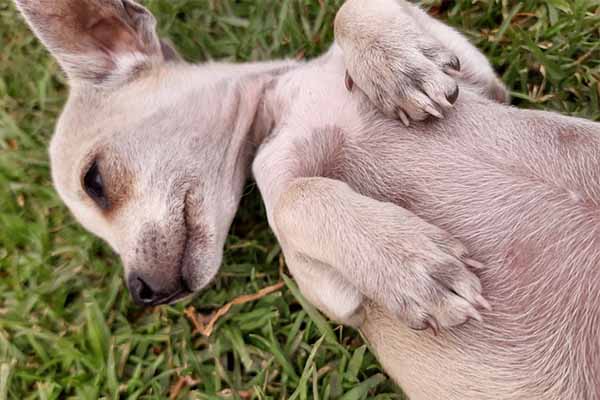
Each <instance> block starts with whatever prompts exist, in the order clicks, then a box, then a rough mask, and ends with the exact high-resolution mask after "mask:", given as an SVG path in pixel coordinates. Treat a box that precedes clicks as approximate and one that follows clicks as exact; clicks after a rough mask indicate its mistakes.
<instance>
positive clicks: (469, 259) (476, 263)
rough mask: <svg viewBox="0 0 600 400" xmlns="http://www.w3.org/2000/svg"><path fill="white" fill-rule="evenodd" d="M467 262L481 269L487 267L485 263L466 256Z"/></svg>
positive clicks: (474, 267) (470, 265)
mask: <svg viewBox="0 0 600 400" xmlns="http://www.w3.org/2000/svg"><path fill="white" fill-rule="evenodd" d="M464 261H465V264H467V265H468V266H469V267H471V268H473V269H476V270H479V269H485V265H484V264H482V263H480V262H479V261H476V260H473V259H472V258H466V259H465V260H464Z"/></svg>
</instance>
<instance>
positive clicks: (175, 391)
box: [169, 376, 199, 400]
mask: <svg viewBox="0 0 600 400" xmlns="http://www.w3.org/2000/svg"><path fill="white" fill-rule="evenodd" d="M198 383H199V382H198V381H196V380H194V379H192V377H191V376H180V377H179V379H178V380H177V382H176V383H175V384H174V385H173V386H171V390H169V393H170V395H169V400H175V399H176V398H177V397H179V393H181V391H182V390H183V388H184V387H186V386H188V387H192V386H196V385H197V384H198Z"/></svg>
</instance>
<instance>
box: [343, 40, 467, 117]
mask: <svg viewBox="0 0 600 400" xmlns="http://www.w3.org/2000/svg"><path fill="white" fill-rule="evenodd" d="M348 51H349V52H353V50H352V49H350V50H348ZM354 53H355V54H346V64H347V69H348V72H347V76H346V85H347V87H348V89H349V90H351V89H352V87H353V86H354V84H356V86H358V87H359V88H360V89H361V90H362V91H363V92H364V93H365V94H366V95H367V97H369V99H370V100H371V101H372V102H373V103H374V105H375V106H376V107H377V108H378V109H379V110H380V111H382V112H383V113H384V114H385V115H386V116H388V117H390V118H400V119H401V120H402V122H404V124H406V125H407V126H408V125H409V124H410V122H409V121H410V120H414V121H422V120H424V119H426V118H428V117H429V116H434V117H436V118H443V116H444V112H446V111H447V110H448V109H450V108H452V106H453V105H454V103H455V102H456V100H457V99H458V95H459V87H458V84H457V82H456V80H455V79H454V77H453V76H456V75H457V74H458V73H459V71H460V68H461V67H460V61H459V59H458V58H457V57H456V56H455V55H454V54H453V53H452V52H450V51H449V50H448V49H446V48H445V47H444V46H443V45H442V44H441V43H438V42H437V41H436V40H435V39H434V38H431V37H429V36H428V35H426V34H420V33H418V32H415V30H414V29H406V32H394V33H393V34H388V35H382V36H381V37H379V38H377V39H376V40H374V41H373V42H372V43H371V44H370V45H368V46H366V47H365V48H364V49H362V50H361V51H356V49H354Z"/></svg>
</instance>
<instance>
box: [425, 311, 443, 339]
mask: <svg viewBox="0 0 600 400" xmlns="http://www.w3.org/2000/svg"><path fill="white" fill-rule="evenodd" d="M425 324H426V325H427V326H429V328H431V330H432V331H433V335H434V336H438V335H439V334H440V325H439V324H438V322H437V320H436V319H435V318H434V317H431V316H430V317H428V318H427V319H426V320H425Z"/></svg>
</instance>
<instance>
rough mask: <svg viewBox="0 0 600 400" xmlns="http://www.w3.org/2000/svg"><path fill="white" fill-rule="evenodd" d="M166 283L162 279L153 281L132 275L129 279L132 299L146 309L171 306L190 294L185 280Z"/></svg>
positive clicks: (149, 278) (128, 284)
mask: <svg viewBox="0 0 600 400" xmlns="http://www.w3.org/2000/svg"><path fill="white" fill-rule="evenodd" d="M165 283H166V282H165V281H164V280H161V279H160V277H158V279H156V278H154V279H153V277H152V276H144V275H143V274H140V273H131V274H129V277H128V279H127V286H129V291H130V292H131V297H133V300H134V301H135V303H136V304H138V305H140V306H144V307H150V306H158V305H161V304H169V303H172V302H174V301H177V300H179V299H181V298H183V297H185V296H187V295H188V294H190V292H189V290H188V288H187V285H186V284H185V282H184V281H183V280H179V281H178V282H177V283H176V284H173V283H169V284H168V285H165Z"/></svg>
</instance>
